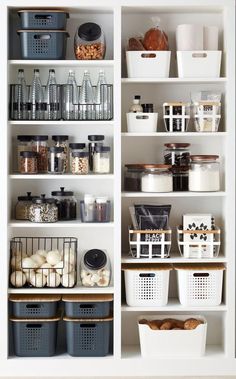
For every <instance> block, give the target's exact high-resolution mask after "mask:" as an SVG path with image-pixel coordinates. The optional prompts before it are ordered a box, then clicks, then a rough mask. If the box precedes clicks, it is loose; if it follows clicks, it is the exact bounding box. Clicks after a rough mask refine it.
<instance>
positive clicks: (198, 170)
mask: <svg viewBox="0 0 236 379" xmlns="http://www.w3.org/2000/svg"><path fill="white" fill-rule="evenodd" d="M218 158H219V156H218V155H190V161H191V163H190V170H189V191H197V192H208V191H209V192H214V191H219V190H220V163H219V162H218V161H217V160H218Z"/></svg>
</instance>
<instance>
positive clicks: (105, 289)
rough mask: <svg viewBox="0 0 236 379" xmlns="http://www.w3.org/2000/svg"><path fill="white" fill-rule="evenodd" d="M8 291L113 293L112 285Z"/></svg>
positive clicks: (14, 291)
mask: <svg viewBox="0 0 236 379" xmlns="http://www.w3.org/2000/svg"><path fill="white" fill-rule="evenodd" d="M8 293H9V294H11V293H15V294H38V293H40V294H42V293H44V294H63V293H69V294H105V293H114V287H101V288H94V287H91V288H88V287H79V286H76V287H73V288H62V287H59V288H46V287H44V288H9V289H8Z"/></svg>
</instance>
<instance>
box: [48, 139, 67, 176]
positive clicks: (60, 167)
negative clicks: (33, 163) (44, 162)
mask: <svg viewBox="0 0 236 379" xmlns="http://www.w3.org/2000/svg"><path fill="white" fill-rule="evenodd" d="M64 172H65V154H64V148H63V147H56V146H53V147H49V149H48V173H49V174H63V173H64Z"/></svg>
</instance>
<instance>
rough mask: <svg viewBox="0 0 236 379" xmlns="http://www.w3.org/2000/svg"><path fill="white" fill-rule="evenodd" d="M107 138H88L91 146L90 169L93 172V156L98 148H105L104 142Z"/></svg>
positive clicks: (95, 136) (96, 136)
mask: <svg viewBox="0 0 236 379" xmlns="http://www.w3.org/2000/svg"><path fill="white" fill-rule="evenodd" d="M104 139H105V137H104V136H103V135H99V134H97V135H90V136H88V140H89V144H88V148H89V169H90V171H93V155H94V153H95V147H96V146H103V141H104Z"/></svg>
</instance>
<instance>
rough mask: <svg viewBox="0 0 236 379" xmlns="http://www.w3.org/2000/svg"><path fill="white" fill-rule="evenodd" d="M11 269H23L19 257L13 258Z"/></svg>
mask: <svg viewBox="0 0 236 379" xmlns="http://www.w3.org/2000/svg"><path fill="white" fill-rule="evenodd" d="M11 268H13V269H14V270H16V271H17V270H20V269H21V259H20V258H18V257H17V256H15V257H12V259H11Z"/></svg>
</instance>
